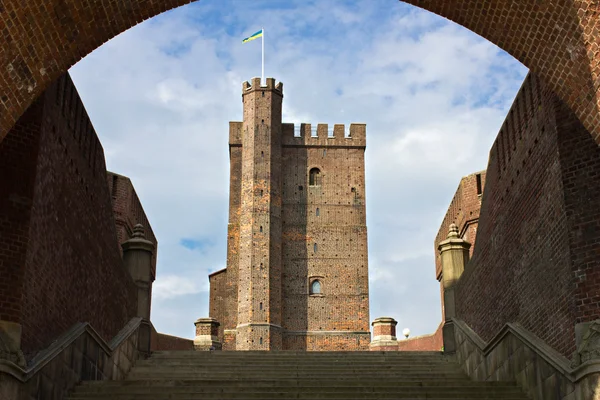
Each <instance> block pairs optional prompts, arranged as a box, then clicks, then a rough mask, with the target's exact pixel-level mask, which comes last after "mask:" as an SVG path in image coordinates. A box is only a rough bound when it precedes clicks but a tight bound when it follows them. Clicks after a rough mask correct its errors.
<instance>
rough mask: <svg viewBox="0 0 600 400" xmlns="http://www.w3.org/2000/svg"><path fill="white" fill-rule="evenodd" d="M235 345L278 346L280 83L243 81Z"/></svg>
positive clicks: (257, 80)
mask: <svg viewBox="0 0 600 400" xmlns="http://www.w3.org/2000/svg"><path fill="white" fill-rule="evenodd" d="M242 93H243V96H242V97H243V107H244V121H243V132H244V134H243V135H242V147H243V151H242V164H241V196H240V224H239V226H240V228H239V237H240V239H239V258H238V304H237V314H238V315H237V323H238V328H237V336H236V346H237V349H238V350H242V349H244V350H248V349H252V350H259V349H260V350H281V269H282V258H281V207H282V204H281V109H282V108H281V107H282V100H283V87H282V85H281V83H278V84H277V85H276V84H275V80H274V79H272V78H267V80H266V82H265V86H261V82H260V78H253V79H252V83H251V84H250V83H248V82H245V83H244V87H243V92H242Z"/></svg>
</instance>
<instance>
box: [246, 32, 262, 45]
mask: <svg viewBox="0 0 600 400" xmlns="http://www.w3.org/2000/svg"><path fill="white" fill-rule="evenodd" d="M262 35H263V30H262V29H261V30H260V31H258V32H256V33H255V34H254V35H251V36H248V37H247V38H246V39H244V40H242V43H246V42H249V41H251V40H254V39H258V38H259V37H262Z"/></svg>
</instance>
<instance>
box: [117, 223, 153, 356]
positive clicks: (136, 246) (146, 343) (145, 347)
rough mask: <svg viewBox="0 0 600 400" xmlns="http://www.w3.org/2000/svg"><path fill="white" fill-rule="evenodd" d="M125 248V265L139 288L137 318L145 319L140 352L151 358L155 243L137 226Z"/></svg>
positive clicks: (141, 332) (141, 333) (140, 334)
mask: <svg viewBox="0 0 600 400" xmlns="http://www.w3.org/2000/svg"><path fill="white" fill-rule="evenodd" d="M121 247H123V264H125V268H127V271H129V273H130V274H131V277H132V278H133V281H134V282H135V285H136V286H137V289H138V290H137V316H138V317H141V318H143V319H144V321H142V324H141V325H140V328H139V332H138V335H139V336H138V351H139V352H140V353H141V354H143V355H144V356H146V357H147V356H149V355H150V352H151V350H150V349H151V347H152V344H151V343H150V342H151V340H150V338H151V337H152V326H151V324H150V302H151V293H152V282H153V281H154V276H152V254H153V252H154V243H152V242H151V241H149V240H147V239H146V236H145V235H144V227H143V226H142V225H141V224H137V225H135V226H134V227H133V237H132V238H131V239H129V240H128V241H126V242H125V243H123V244H121Z"/></svg>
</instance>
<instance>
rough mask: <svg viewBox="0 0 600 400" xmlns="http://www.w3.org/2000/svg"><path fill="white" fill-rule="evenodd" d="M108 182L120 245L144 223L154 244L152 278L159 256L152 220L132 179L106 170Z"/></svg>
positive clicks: (154, 275) (147, 234)
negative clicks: (137, 225) (135, 228)
mask: <svg viewBox="0 0 600 400" xmlns="http://www.w3.org/2000/svg"><path fill="white" fill-rule="evenodd" d="M106 182H107V184H108V190H109V192H110V196H111V199H112V209H113V215H114V218H115V224H116V225H117V237H118V241H119V243H118V245H119V246H118V247H119V249H120V252H121V254H122V253H123V251H122V249H121V246H120V245H121V244H122V243H125V242H126V241H127V240H129V239H131V238H132V237H133V228H134V227H135V225H136V224H142V226H143V227H144V233H145V236H146V239H148V240H149V241H151V242H152V243H153V244H154V248H155V250H154V253H153V254H152V278H155V277H156V260H157V258H158V240H157V239H156V236H155V235H154V231H153V230H152V226H151V225H150V221H149V220H148V217H147V216H146V213H145V212H144V208H143V207H142V203H141V201H140V199H139V197H138V195H137V193H136V191H135V188H134V186H133V183H132V182H131V179H129V178H128V177H126V176H123V175H119V174H117V173H114V172H110V171H107V172H106Z"/></svg>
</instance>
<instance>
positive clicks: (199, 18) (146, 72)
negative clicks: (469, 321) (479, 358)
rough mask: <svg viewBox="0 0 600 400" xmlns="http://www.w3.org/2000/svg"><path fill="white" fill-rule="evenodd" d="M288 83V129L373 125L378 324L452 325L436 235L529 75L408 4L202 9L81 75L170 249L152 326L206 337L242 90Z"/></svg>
mask: <svg viewBox="0 0 600 400" xmlns="http://www.w3.org/2000/svg"><path fill="white" fill-rule="evenodd" d="M261 27H264V28H265V33H266V40H265V64H266V66H265V73H266V75H267V76H269V77H274V78H276V79H277V80H278V81H282V82H283V83H284V95H285V97H284V105H283V114H284V121H285V122H296V123H299V122H309V123H329V124H334V123H345V124H349V123H351V122H364V123H366V124H367V143H368V144H367V152H366V173H367V177H366V185H367V198H366V204H367V226H368V235H369V269H370V274H369V279H370V302H371V310H370V311H371V315H370V317H371V320H373V319H375V318H376V317H380V316H391V317H394V318H396V319H397V320H398V321H399V326H398V327H399V329H402V328H405V327H408V328H410V329H411V331H412V334H413V335H421V334H427V333H431V332H433V331H434V330H435V328H436V327H437V325H438V324H439V322H440V318H441V313H440V298H439V285H438V283H437V281H436V280H435V273H434V271H435V268H434V253H433V248H434V246H433V240H434V238H435V235H436V233H437V230H438V228H439V225H440V223H441V221H442V219H443V216H444V214H445V212H446V208H447V206H448V204H449V202H450V200H451V199H452V196H453V195H454V191H455V190H456V187H457V185H458V182H459V180H460V178H461V177H462V176H464V175H467V174H470V173H472V172H475V171H478V170H482V169H484V168H485V167H486V165H487V159H488V154H489V148H490V146H491V144H492V142H493V140H494V138H495V136H496V134H497V132H498V130H499V128H500V125H501V123H502V121H503V119H504V117H505V115H506V112H507V110H508V108H509V107H510V104H511V103H512V101H513V99H514V97H515V95H516V93H517V90H518V88H519V86H520V85H521V83H522V81H523V79H524V77H525V74H526V73H527V70H526V68H525V67H524V66H522V65H521V64H520V63H519V62H517V61H516V60H515V59H513V58H512V57H511V56H509V55H507V54H506V53H504V52H503V51H502V50H500V49H498V48H497V47H496V46H494V45H493V44H491V43H489V42H487V41H485V40H483V39H481V38H480V37H478V36H477V35H475V34H473V33H472V32H470V31H468V30H466V29H464V28H462V27H459V26H457V25H455V24H453V23H451V22H449V21H447V20H445V19H443V18H440V17H438V16H436V15H433V14H430V13H428V12H425V11H422V10H420V9H417V8H415V7H412V6H408V5H406V4H404V3H401V2H398V1H396V0H369V1H360V2H359V1H341V0H340V1H333V0H318V1H307V0H302V1H300V0H298V1H289V0H285V1H284V0H282V1H264V0H263V1H256V0H255V1H240V0H238V1H235V0H202V1H201V2H197V3H193V4H190V5H188V6H185V7H181V8H178V9H176V10H172V11H169V12H167V13H164V14H162V15H159V16H157V17H155V18H153V19H151V20H149V21H146V22H144V23H142V24H140V25H138V26H136V27H134V28H132V29H130V30H128V31H126V32H124V33H122V34H121V35H119V36H117V37H116V38H114V39H113V40H111V41H109V42H107V43H106V44H105V45H103V46H102V47H100V48H99V49H97V50H96V51H94V52H93V53H92V54H90V55H89V56H88V57H86V58H84V59H83V60H82V61H80V62H79V63H78V64H77V65H75V66H74V67H73V68H72V69H71V74H72V76H73V79H74V81H75V84H76V85H77V88H78V90H79V92H80V94H81V97H82V99H83V101H84V104H85V106H86V109H87V111H88V113H89V115H90V117H91V119H92V122H93V124H94V127H95V128H96V131H97V132H98V136H99V137H100V140H101V142H102V144H103V146H104V151H105V154H106V158H107V166H108V168H109V170H111V171H115V172H117V173H120V174H123V175H126V176H129V177H130V178H131V179H132V181H133V183H134V186H135V188H136V191H137V193H138V195H139V197H140V199H141V201H142V204H143V206H144V209H145V211H146V214H147V215H148V217H149V219H150V221H151V224H152V228H153V229H154V232H155V234H156V235H157V237H158V240H159V253H158V267H157V278H156V281H155V283H154V290H153V295H154V298H153V304H152V321H153V323H154V325H155V326H156V327H157V329H158V330H159V331H161V332H164V333H169V334H172V335H178V336H182V337H188V338H192V337H193V335H194V326H193V322H194V320H195V319H196V318H199V317H203V316H207V315H208V292H207V290H208V277H207V275H208V274H209V273H210V272H213V271H216V270H218V269H221V268H224V267H225V256H226V228H227V203H228V179H229V169H228V162H229V160H228V147H227V140H228V122H229V121H238V120H241V117H242V104H241V100H240V99H241V84H242V82H243V81H245V80H249V79H251V78H252V77H254V76H260V68H261V65H260V58H261V52H260V40H255V41H252V42H249V43H246V44H242V39H243V38H244V37H246V36H248V35H250V34H252V33H254V32H256V31H257V30H258V29H260V28H261Z"/></svg>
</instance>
